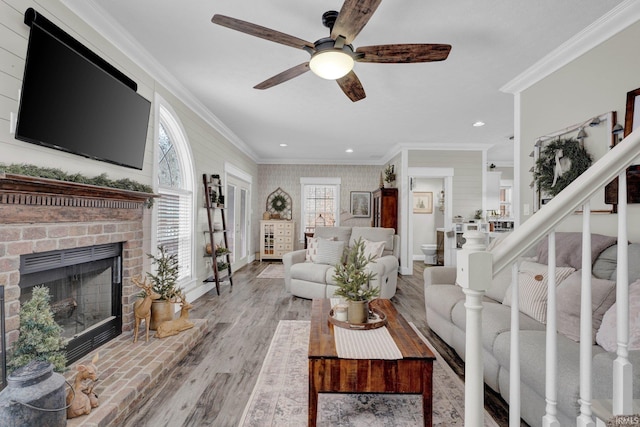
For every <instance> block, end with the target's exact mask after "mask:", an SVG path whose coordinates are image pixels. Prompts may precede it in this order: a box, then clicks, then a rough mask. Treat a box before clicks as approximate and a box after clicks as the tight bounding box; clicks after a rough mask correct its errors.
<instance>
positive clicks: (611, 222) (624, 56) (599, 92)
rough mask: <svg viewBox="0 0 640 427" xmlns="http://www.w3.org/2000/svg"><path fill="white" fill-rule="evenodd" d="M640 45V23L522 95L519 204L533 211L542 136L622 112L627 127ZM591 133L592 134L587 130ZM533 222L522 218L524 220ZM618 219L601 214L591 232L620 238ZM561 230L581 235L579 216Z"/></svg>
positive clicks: (635, 212)
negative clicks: (535, 166)
mask: <svg viewBox="0 0 640 427" xmlns="http://www.w3.org/2000/svg"><path fill="white" fill-rule="evenodd" d="M638 40H640V23H636V24H634V25H632V26H631V27H629V28H627V29H626V30H624V31H622V32H621V33H619V34H618V35H616V36H614V37H612V38H611V39H609V40H607V41H606V42H604V43H602V44H601V45H600V46H598V47H596V48H594V49H592V50H591V51H589V52H588V53H586V54H584V55H582V56H581V57H579V58H578V59H576V60H574V61H572V62H571V63H569V64H568V65H566V66H565V67H563V68H562V69H560V70H558V71H556V72H555V73H553V74H551V75H550V76H548V77H547V78H545V79H543V80H541V81H540V82H538V83H537V84H535V85H533V86H531V87H530V88H528V89H527V90H525V91H524V92H522V94H521V141H520V143H521V150H520V189H519V190H520V195H521V197H520V204H521V212H524V209H523V207H524V204H529V205H530V206H532V203H533V193H532V190H531V188H529V183H530V182H531V180H532V176H531V173H530V172H529V169H530V168H531V167H532V166H533V159H532V158H531V157H529V153H530V152H531V150H533V145H534V143H535V141H536V139H537V138H538V137H540V136H542V135H546V134H549V133H552V132H555V131H557V130H560V129H564V128H566V127H568V126H571V125H573V124H575V123H581V122H583V121H585V120H587V119H589V118H590V117H593V116H596V115H599V114H602V113H605V112H607V111H612V110H614V111H617V112H618V122H619V123H621V124H622V123H624V111H625V103H626V94H627V92H628V91H630V90H633V89H636V88H638V87H640V73H639V72H638V70H640V55H637V54H636V53H635V52H636V51H637V49H638ZM587 131H588V130H587ZM527 218H528V217H527V216H523V217H522V220H523V221H525V220H526V219H527ZM615 221H616V216H615V215H596V216H594V217H593V218H592V220H591V222H592V229H593V230H594V232H599V233H602V234H610V235H611V234H616V225H615ZM629 224H630V239H631V240H632V241H636V242H638V241H640V226H639V225H638V224H640V205H630V206H629ZM560 229H562V230H576V231H577V230H579V229H580V217H579V216H572V217H570V218H569V219H568V220H567V221H566V222H565V223H564V224H563V225H562V226H561V228H560Z"/></svg>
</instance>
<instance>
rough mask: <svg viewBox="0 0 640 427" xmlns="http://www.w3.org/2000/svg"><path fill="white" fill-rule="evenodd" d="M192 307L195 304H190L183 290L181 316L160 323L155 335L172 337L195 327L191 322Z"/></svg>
mask: <svg viewBox="0 0 640 427" xmlns="http://www.w3.org/2000/svg"><path fill="white" fill-rule="evenodd" d="M192 308H193V305H191V304H189V302H188V301H187V299H186V298H185V296H184V292H183V293H182V294H181V295H180V317H179V318H177V319H173V320H167V321H164V322H162V323H160V324H159V325H158V329H157V330H156V335H155V336H156V337H157V338H165V337H170V336H172V335H176V334H177V333H178V332H182V331H186V330H187V329H189V328H193V325H194V324H193V322H189V310H191V309H192Z"/></svg>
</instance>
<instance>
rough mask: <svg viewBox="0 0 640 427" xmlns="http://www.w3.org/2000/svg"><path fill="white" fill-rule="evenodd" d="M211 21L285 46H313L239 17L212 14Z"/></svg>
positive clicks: (312, 47)
mask: <svg viewBox="0 0 640 427" xmlns="http://www.w3.org/2000/svg"><path fill="white" fill-rule="evenodd" d="M211 22H213V23H214V24H218V25H222V26H223V27H227V28H231V29H232V30H236V31H240V32H241V33H245V34H249V35H251V36H255V37H260V38H262V39H265V40H269V41H272V42H276V43H280V44H283V45H286V46H291V47H295V48H298V49H302V48H304V47H305V46H307V47H310V48H311V49H314V48H315V46H314V44H313V43H311V42H308V41H306V40H302V39H299V38H298V37H294V36H290V35H289V34H285V33H281V32H280V31H276V30H272V29H270V28H267V27H263V26H260V25H256V24H252V23H251V22H247V21H241V20H240V19H235V18H231V17H229V16H224V15H213V18H211Z"/></svg>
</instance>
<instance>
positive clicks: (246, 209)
mask: <svg viewBox="0 0 640 427" xmlns="http://www.w3.org/2000/svg"><path fill="white" fill-rule="evenodd" d="M225 169H226V172H227V178H226V183H227V185H226V189H225V190H226V193H227V194H226V200H225V205H226V214H227V218H226V221H227V230H228V231H227V242H228V244H229V246H228V247H229V250H230V251H231V270H232V271H236V270H238V269H239V268H241V267H243V266H245V265H247V264H248V262H249V254H250V253H251V248H250V244H249V242H250V240H251V239H250V230H251V218H250V215H249V213H250V212H251V177H250V176H249V175H247V174H244V173H243V172H242V171H238V170H235V169H234V168H229V167H227V168H225ZM230 169H231V170H230Z"/></svg>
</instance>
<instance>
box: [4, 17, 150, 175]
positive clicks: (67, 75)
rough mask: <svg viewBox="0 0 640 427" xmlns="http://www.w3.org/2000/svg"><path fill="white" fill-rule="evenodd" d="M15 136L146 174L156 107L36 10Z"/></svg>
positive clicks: (28, 21) (31, 21)
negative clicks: (147, 148) (152, 110)
mask: <svg viewBox="0 0 640 427" xmlns="http://www.w3.org/2000/svg"><path fill="white" fill-rule="evenodd" d="M25 23H26V24H27V25H29V26H30V27H31V31H30V35H29V45H28V48H27V58H26V64H25V70H24V78H23V81H22V92H21V97H20V108H19V110H18V122H17V126H16V134H15V137H16V138H17V139H19V140H22V141H26V142H31V143H34V144H39V145H43V146H46V147H50V148H55V149H58V150H63V151H67V152H70V153H74V154H78V155H81V156H85V157H89V158H92V159H96V160H101V161H105V162H109V163H115V164H117V165H121V166H126V167H130V168H134V169H142V166H143V161H144V151H145V145H146V140H147V129H148V125H149V110H150V107H151V103H150V102H149V101H148V100H146V99H145V98H143V97H142V96H140V95H139V94H138V93H136V89H137V85H136V84H135V83H134V82H133V81H132V80H131V79H129V78H128V77H126V76H125V75H124V74H122V73H121V72H119V71H118V70H117V69H115V67H113V66H111V65H110V64H108V63H107V62H106V61H104V60H103V59H102V58H100V57H98V56H97V55H96V54H95V53H93V52H92V51H90V50H89V49H88V48H86V47H85V46H83V45H82V44H80V43H79V42H78V41H76V40H75V39H73V38H72V37H71V36H69V35H68V34H67V33H65V32H64V31H63V30H61V29H60V28H58V27H57V26H55V25H54V24H52V23H51V22H50V21H48V20H47V19H46V18H44V17H42V16H41V15H39V14H37V13H36V12H35V11H34V10H33V9H28V10H27V11H26V13H25Z"/></svg>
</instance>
